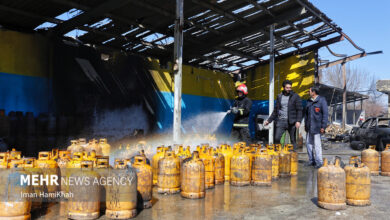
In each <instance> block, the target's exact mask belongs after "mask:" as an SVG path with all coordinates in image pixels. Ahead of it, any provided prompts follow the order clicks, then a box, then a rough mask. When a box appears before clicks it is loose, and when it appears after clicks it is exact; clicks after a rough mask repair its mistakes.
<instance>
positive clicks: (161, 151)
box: [152, 147, 165, 185]
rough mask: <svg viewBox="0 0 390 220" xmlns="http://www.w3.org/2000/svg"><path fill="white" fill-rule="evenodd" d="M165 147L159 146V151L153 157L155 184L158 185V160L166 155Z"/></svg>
mask: <svg viewBox="0 0 390 220" xmlns="http://www.w3.org/2000/svg"><path fill="white" fill-rule="evenodd" d="M164 151H165V150H164V147H157V153H156V154H155V155H154V156H153V158H152V171H153V185H157V173H158V162H159V161H160V159H162V158H163V157H164Z"/></svg>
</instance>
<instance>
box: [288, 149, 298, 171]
mask: <svg viewBox="0 0 390 220" xmlns="http://www.w3.org/2000/svg"><path fill="white" fill-rule="evenodd" d="M287 150H288V151H289V152H290V161H291V171H290V175H291V176H296V175H298V153H297V152H295V151H294V146H293V145H292V144H288V145H287Z"/></svg>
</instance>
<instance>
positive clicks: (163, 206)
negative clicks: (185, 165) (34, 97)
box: [33, 145, 390, 220]
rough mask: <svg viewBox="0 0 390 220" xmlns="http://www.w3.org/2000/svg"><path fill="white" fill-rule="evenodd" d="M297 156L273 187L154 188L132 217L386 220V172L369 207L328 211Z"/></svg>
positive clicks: (335, 148) (389, 191) (344, 152)
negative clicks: (188, 191)
mask: <svg viewBox="0 0 390 220" xmlns="http://www.w3.org/2000/svg"><path fill="white" fill-rule="evenodd" d="M341 146H342V147H341ZM334 155H341V156H342V159H343V161H344V162H347V161H348V158H349V155H360V152H358V151H353V150H349V149H348V148H345V145H331V146H329V149H328V150H324V156H325V157H328V158H333V156H334ZM299 160H300V164H299V174H298V176H296V177H291V178H283V179H279V180H278V181H274V182H273V183H272V186H271V187H254V186H247V187H234V186H230V185H228V184H225V185H218V186H216V187H215V188H214V189H211V190H207V191H206V197H205V198H204V199H200V200H189V199H184V198H182V197H181V196H180V194H176V195H160V194H157V192H156V188H154V192H153V195H154V204H153V207H152V208H151V209H146V210H142V211H140V213H139V214H138V216H137V217H136V219H180V220H181V219H186V220H187V219H340V218H342V219H346V218H348V219H351V218H352V219H389V216H390V177H384V176H373V177H372V182H371V184H372V185H371V202H372V205H371V206H367V207H352V206H348V207H347V209H346V210H342V211H328V210H324V209H321V208H319V207H318V206H317V205H316V200H317V170H316V169H314V168H308V167H304V166H303V162H304V161H306V160H307V156H306V154H305V152H301V153H300V154H299ZM59 207H60V205H59V204H56V205H54V206H52V207H51V208H50V209H49V210H48V212H47V213H46V214H38V213H36V214H35V215H33V217H34V218H35V219H66V217H65V216H63V217H61V216H60V215H59ZM100 219H106V218H105V216H101V217H100Z"/></svg>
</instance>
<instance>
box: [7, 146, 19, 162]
mask: <svg viewBox="0 0 390 220" xmlns="http://www.w3.org/2000/svg"><path fill="white" fill-rule="evenodd" d="M8 155H9V157H8V159H9V160H13V159H18V160H19V159H21V158H22V152H20V151H17V150H15V148H12V150H11V151H9V153H8Z"/></svg>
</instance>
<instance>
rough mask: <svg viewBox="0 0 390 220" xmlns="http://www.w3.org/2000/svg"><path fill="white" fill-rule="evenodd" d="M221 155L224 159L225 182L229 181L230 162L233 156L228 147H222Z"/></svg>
mask: <svg viewBox="0 0 390 220" xmlns="http://www.w3.org/2000/svg"><path fill="white" fill-rule="evenodd" d="M221 153H222V154H223V156H224V158H225V181H227V182H229V181H230V160H231V158H232V156H233V151H232V149H231V147H230V146H228V145H223V146H222V149H221Z"/></svg>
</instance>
